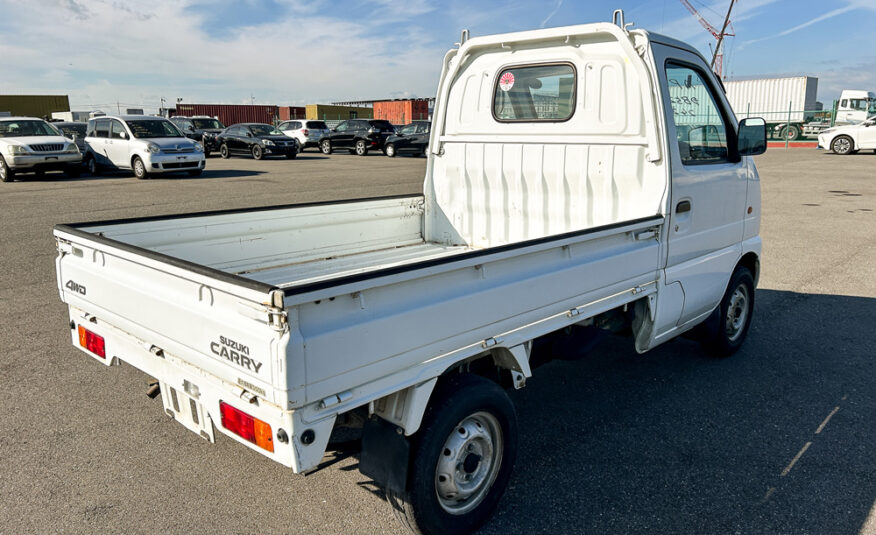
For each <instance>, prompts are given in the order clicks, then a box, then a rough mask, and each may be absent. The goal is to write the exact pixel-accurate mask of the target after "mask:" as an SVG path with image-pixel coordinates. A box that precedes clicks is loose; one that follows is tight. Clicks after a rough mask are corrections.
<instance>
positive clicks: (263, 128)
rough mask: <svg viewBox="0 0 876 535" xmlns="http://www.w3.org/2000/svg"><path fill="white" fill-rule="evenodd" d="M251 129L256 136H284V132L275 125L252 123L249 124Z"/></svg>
mask: <svg viewBox="0 0 876 535" xmlns="http://www.w3.org/2000/svg"><path fill="white" fill-rule="evenodd" d="M249 129H250V130H251V131H252V133H253V134H254V135H256V136H282V135H283V132H280V131H279V130H277V129H276V128H274V127H273V126H271V125H269V124H251V125H249Z"/></svg>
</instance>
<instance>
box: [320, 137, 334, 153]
mask: <svg viewBox="0 0 876 535" xmlns="http://www.w3.org/2000/svg"><path fill="white" fill-rule="evenodd" d="M319 150H320V151H322V153H323V154H331V153H332V150H333V149H332V142H331V141H329V140H327V139H324V140H322V141H320V142H319Z"/></svg>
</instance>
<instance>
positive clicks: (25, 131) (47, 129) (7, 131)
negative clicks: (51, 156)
mask: <svg viewBox="0 0 876 535" xmlns="http://www.w3.org/2000/svg"><path fill="white" fill-rule="evenodd" d="M58 135H60V133H59V132H58V131H57V130H55V128H54V127H53V126H51V125H50V124H49V123H47V122H45V121H33V120H31V121H0V137H24V136H58Z"/></svg>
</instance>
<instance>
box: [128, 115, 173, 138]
mask: <svg viewBox="0 0 876 535" xmlns="http://www.w3.org/2000/svg"><path fill="white" fill-rule="evenodd" d="M125 122H126V123H127V124H128V128H130V129H131V133H133V134H134V137H138V138H140V137H145V138H153V137H184V136H183V135H182V134H180V132H179V130H177V129H176V127H175V126H174V125H173V123H171V122H170V121H167V120H164V119H154V120H149V119H147V120H138V121H125Z"/></svg>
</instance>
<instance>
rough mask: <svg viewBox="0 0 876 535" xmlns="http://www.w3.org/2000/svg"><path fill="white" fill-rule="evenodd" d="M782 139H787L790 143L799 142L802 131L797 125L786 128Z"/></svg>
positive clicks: (783, 129)
mask: <svg viewBox="0 0 876 535" xmlns="http://www.w3.org/2000/svg"><path fill="white" fill-rule="evenodd" d="M782 139H787V140H788V141H797V140H798V139H800V129H799V128H797V127H796V126H795V125H793V124H792V125H790V126H785V127H784V128H782Z"/></svg>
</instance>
